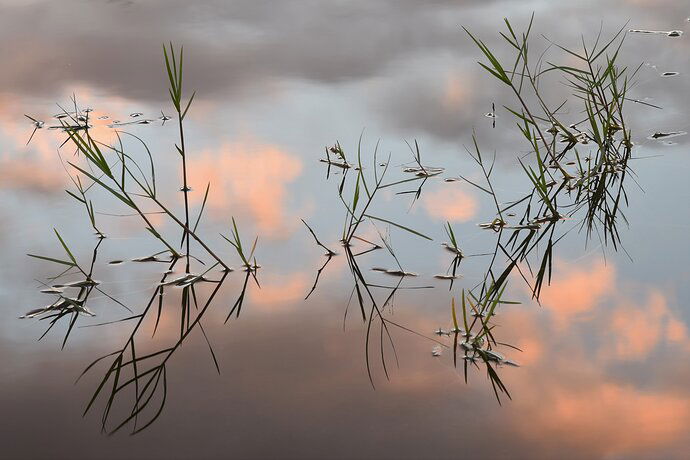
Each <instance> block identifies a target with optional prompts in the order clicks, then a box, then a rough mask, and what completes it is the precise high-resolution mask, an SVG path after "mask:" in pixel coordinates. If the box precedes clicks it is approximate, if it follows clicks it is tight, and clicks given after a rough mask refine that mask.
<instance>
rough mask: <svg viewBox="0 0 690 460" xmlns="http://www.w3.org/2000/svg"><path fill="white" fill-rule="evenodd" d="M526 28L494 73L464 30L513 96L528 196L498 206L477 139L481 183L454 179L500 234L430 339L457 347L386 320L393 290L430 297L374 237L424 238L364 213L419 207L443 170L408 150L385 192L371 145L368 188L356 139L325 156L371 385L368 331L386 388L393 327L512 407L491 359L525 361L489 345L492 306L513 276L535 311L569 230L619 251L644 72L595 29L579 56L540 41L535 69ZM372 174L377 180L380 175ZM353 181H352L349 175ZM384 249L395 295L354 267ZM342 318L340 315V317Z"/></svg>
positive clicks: (491, 57)
mask: <svg viewBox="0 0 690 460" xmlns="http://www.w3.org/2000/svg"><path fill="white" fill-rule="evenodd" d="M533 19H534V16H532V18H531V19H530V21H529V24H528V26H527V28H526V30H525V31H524V32H523V33H521V34H520V35H518V34H517V33H516V32H515V30H514V29H513V26H512V24H511V23H510V22H509V21H508V20H507V19H505V25H506V31H505V32H501V33H500V35H501V37H502V38H503V39H504V40H505V42H506V43H507V46H508V48H509V49H510V50H513V52H514V59H513V60H512V61H510V62H507V63H504V62H501V61H500V60H499V59H498V58H497V57H496V54H495V53H494V52H493V51H491V50H490V49H489V47H488V46H487V45H486V44H485V43H484V42H483V41H482V40H481V39H479V38H477V37H476V36H474V35H473V34H472V33H471V32H470V31H469V30H467V29H465V31H466V32H467V34H468V35H469V37H470V39H471V40H473V41H474V43H475V44H476V45H477V47H478V48H479V50H480V52H481V54H482V56H483V57H484V59H485V60H486V61H487V62H479V65H480V66H481V67H482V68H483V69H484V70H486V71H487V72H488V73H489V74H490V75H492V76H493V77H495V78H496V79H497V80H498V81H499V82H500V83H501V84H503V85H505V86H507V87H508V89H509V90H510V92H511V93H512V95H513V97H514V101H515V103H516V104H517V106H512V107H511V106H504V109H505V110H506V111H507V112H508V113H509V114H511V115H512V116H513V117H514V119H515V120H516V122H517V127H518V129H519V131H520V133H521V135H522V137H523V138H524V140H525V141H526V144H527V146H528V149H529V150H528V151H527V153H526V154H524V155H521V156H519V157H518V158H517V161H518V162H519V164H520V166H521V168H522V169H523V171H524V173H525V176H526V177H527V179H528V183H527V185H528V188H529V193H526V194H524V195H521V196H518V197H511V199H510V200H509V201H503V200H501V199H499V197H498V195H497V193H496V190H495V188H494V185H493V178H492V173H493V171H494V166H495V159H496V156H495V154H494V156H493V158H491V159H487V158H486V156H485V155H483V154H482V151H481V149H480V147H479V143H478V141H477V139H476V136H474V135H473V137H472V147H471V149H466V150H467V153H468V155H469V156H470V157H471V158H472V159H473V160H474V162H475V163H476V164H477V166H478V168H479V170H480V171H481V175H482V179H483V180H482V181H481V182H478V181H473V180H470V179H469V178H467V177H464V176H460V178H461V179H462V180H464V181H466V182H467V183H469V184H471V185H472V186H473V187H475V188H477V189H478V190H480V191H481V192H482V193H484V194H486V195H488V196H489V197H491V199H492V201H493V203H494V205H495V217H494V219H493V220H492V221H491V222H486V223H481V224H479V226H480V227H481V228H484V229H486V230H487V231H493V232H495V233H496V236H495V243H494V246H493V250H492V251H491V252H488V253H485V254H474V255H479V256H488V257H490V262H489V263H488V265H487V267H486V269H485V270H484V275H483V277H482V281H480V282H479V283H478V284H477V285H475V286H472V287H470V288H463V289H462V290H461V291H460V295H459V297H460V304H459V307H460V308H459V309H456V302H455V297H453V298H452V299H451V318H452V326H451V328H450V329H449V330H443V329H439V330H438V331H436V334H437V335H438V336H439V337H440V338H442V337H452V341H453V343H452V345H448V344H447V343H445V342H444V341H441V340H438V339H435V338H432V337H428V336H427V335H425V334H420V333H419V332H417V331H413V330H411V329H409V328H407V327H405V326H403V325H401V324H398V323H396V322H394V321H392V320H391V319H390V318H388V317H386V316H384V312H385V309H386V308H387V307H391V306H392V302H393V299H394V296H395V293H396V292H397V291H398V290H401V289H428V288H431V287H432V286H403V285H402V282H403V280H404V279H405V277H406V276H409V275H413V274H411V273H408V272H406V271H405V270H404V269H403V267H402V265H401V264H400V261H399V260H398V257H397V256H396V254H395V252H394V250H393V248H392V246H391V244H390V238H389V237H388V236H386V235H384V233H383V232H381V231H380V230H379V228H378V227H377V224H381V223H383V224H386V225H388V226H389V229H390V228H391V227H395V228H397V229H398V230H402V231H405V232H407V233H411V234H413V235H414V236H416V237H419V238H422V239H426V240H431V238H430V237H428V236H426V235H423V234H421V233H420V232H418V231H416V230H414V229H412V228H409V227H406V226H403V225H401V224H399V223H397V222H394V221H392V220H389V219H384V218H382V217H380V216H375V215H373V214H371V212H370V209H371V207H372V203H373V202H374V200H375V198H376V196H377V193H378V192H379V191H380V190H382V189H386V188H389V187H398V186H402V185H404V184H409V183H412V182H418V183H419V184H420V185H419V187H418V188H417V189H414V190H403V191H398V192H397V193H396V194H398V195H405V194H412V195H413V204H414V202H415V200H417V199H418V198H419V197H420V195H421V193H422V187H423V186H424V184H425V183H427V181H428V180H429V179H432V178H433V177H434V176H437V175H439V174H440V173H441V172H442V171H443V170H442V169H441V168H433V167H428V166H424V165H423V164H422V159H421V153H420V149H419V145H418V144H417V142H416V141H415V143H414V147H412V146H411V145H409V144H408V146H410V150H411V152H412V156H413V161H414V164H415V165H416V166H415V167H413V168H406V169H405V170H404V171H406V172H408V173H413V174H414V176H413V177H410V178H406V179H400V180H395V181H392V182H385V181H384V177H385V176H386V173H387V172H388V170H389V166H390V164H391V157H390V155H389V156H388V158H387V160H386V161H385V162H383V163H380V164H379V162H378V158H377V157H378V150H379V144H378V143H377V144H376V147H375V148H374V152H373V155H372V158H373V162H372V163H371V164H372V167H371V169H372V170H373V174H369V177H367V173H366V169H368V168H366V166H365V165H364V164H363V163H362V138H361V136H360V140H359V143H358V145H357V153H356V159H354V160H352V159H350V158H348V157H347V155H346V154H345V152H344V150H343V148H342V146H341V145H340V143H339V142H337V143H336V144H335V145H334V146H333V147H330V148H326V158H325V159H323V160H321V161H322V162H324V163H326V164H327V165H328V170H327V175H326V177H327V179H328V178H329V177H330V175H331V168H335V169H337V170H339V171H342V179H341V180H340V183H339V185H338V196H339V198H340V201H341V203H342V205H343V207H344V208H345V216H346V217H345V223H344V225H343V230H342V235H341V243H342V247H343V251H344V254H345V257H346V259H347V262H348V267H349V269H350V273H351V275H352V280H353V288H352V293H351V295H350V301H349V302H348V308H349V305H350V303H351V302H352V299H353V298H354V299H356V303H357V305H358V306H359V309H360V312H361V316H362V320H363V321H364V323H365V324H366V338H365V358H366V365H367V372H368V375H369V379H370V381H371V383H372V385H374V379H373V372H372V366H373V363H372V360H371V351H370V344H371V343H372V342H373V340H374V339H373V334H374V332H373V331H374V327H375V325H378V327H379V331H378V333H379V338H378V343H379V348H380V352H379V359H380V362H381V366H382V368H383V371H384V374H385V376H386V378H388V377H389V373H388V366H387V364H386V348H387V346H386V343H388V344H389V346H390V349H391V350H392V352H393V355H394V356H395V360H396V362H397V359H398V358H397V354H396V353H395V346H394V343H393V338H392V335H391V332H390V330H391V329H392V328H399V329H403V330H405V331H407V332H410V333H413V334H416V335H420V336H423V337H425V338H427V339H429V340H432V341H434V342H436V343H437V347H438V346H440V347H445V348H451V349H452V352H453V362H454V365H455V366H456V367H457V366H458V359H462V363H463V374H464V379H465V382H467V379H468V368H469V367H475V368H477V369H479V368H480V365H483V366H484V367H485V369H486V373H487V377H488V379H489V381H490V383H491V385H492V388H493V391H494V394H495V396H496V398H497V400H498V402H499V404H500V402H501V396H502V395H505V396H507V397H508V398H510V393H509V391H508V388H507V387H506V386H505V385H504V383H503V382H502V380H501V378H500V376H499V374H498V372H497V368H498V367H499V366H501V365H516V363H515V362H514V361H511V360H509V359H506V358H505V357H504V356H503V355H502V354H501V353H499V352H498V351H497V349H498V348H499V347H501V346H503V347H509V348H513V349H516V350H518V351H521V350H519V349H517V348H516V347H513V346H511V345H509V344H506V343H502V342H500V341H498V340H497V339H496V337H495V335H494V329H495V327H496V326H497V324H496V323H495V321H494V319H495V315H496V314H497V312H498V310H499V309H500V308H499V307H500V306H502V305H505V304H513V303H517V302H512V301H508V300H505V299H504V297H503V294H504V292H505V290H506V287H507V284H508V280H509V278H510V277H511V275H514V276H515V275H517V276H519V277H520V278H522V280H524V282H525V283H526V284H527V285H528V286H529V289H530V291H531V293H532V297H533V299H534V300H536V301H537V302H539V297H540V293H541V290H542V288H543V286H544V283H546V284H548V283H550V280H551V275H552V265H553V252H554V247H555V246H556V244H557V243H558V242H559V241H560V240H561V239H562V238H563V237H565V236H566V235H567V234H568V233H570V232H571V231H572V230H578V231H580V232H584V234H585V241H586V242H588V241H589V240H590V239H591V238H592V237H593V236H594V235H596V236H597V238H598V239H599V241H600V243H601V246H602V248H603V247H607V246H611V247H612V248H613V250H614V251H616V250H618V249H619V248H621V237H620V232H619V228H618V225H619V223H620V222H621V220H622V221H623V222H624V223H625V224H626V225H627V220H626V218H625V215H624V213H623V212H622V209H621V208H622V207H626V206H627V205H628V199H627V194H626V191H625V188H624V182H625V179H626V177H627V176H628V175H632V174H633V172H632V171H631V169H630V167H629V164H628V163H629V160H630V159H631V158H632V147H633V143H632V140H631V131H630V129H629V128H628V127H627V126H626V123H625V119H624V110H623V109H624V106H625V102H626V101H637V100H633V99H629V98H628V91H629V90H630V88H631V87H632V86H633V81H634V77H635V74H636V73H637V71H638V70H639V67H637V68H636V69H633V70H628V69H627V68H626V67H621V66H619V65H618V64H617V59H618V55H619V51H620V49H621V46H622V44H623V41H624V30H625V29H624V28H621V29H620V30H618V31H617V33H615V34H613V36H612V37H611V38H610V39H608V40H606V41H603V40H602V31H601V30H600V31H599V33H598V34H597V36H596V38H595V40H594V42H593V44H591V45H588V44H587V43H586V42H585V40H584V37H583V39H582V50H581V51H577V52H576V51H572V50H570V49H567V48H565V47H563V46H560V45H558V44H555V43H552V42H550V41H548V39H547V41H548V43H549V45H548V46H547V47H546V49H545V50H544V51H543V52H541V54H539V56H538V58H537V60H536V61H534V62H533V61H532V54H533V53H531V52H530V47H529V44H530V34H531V31H532V24H533ZM544 38H546V37H544ZM554 47H555V48H556V49H557V50H560V51H561V52H563V53H565V55H566V56H567V57H570V58H574V60H575V61H576V62H577V65H575V66H564V65H557V64H554V63H551V62H548V61H546V60H545V56H546V54H547V51H548V50H549V49H551V48H554ZM552 75H557V81H560V82H561V83H562V84H564V85H565V87H566V88H567V90H568V93H569V98H566V99H565V100H563V101H561V102H559V103H557V104H552V103H551V102H548V101H547V100H546V98H545V97H544V95H543V92H542V90H541V89H540V83H541V82H542V79H543V78H544V77H550V76H552ZM573 102H574V103H575V105H576V107H577V109H579V110H575V111H573V112H572V113H575V114H576V115H575V117H579V118H576V119H575V120H574V121H573V120H570V121H565V120H566V117H567V115H568V113H567V112H566V111H567V110H569V109H570V107H569V106H572V105H573ZM571 118H572V117H571ZM494 121H495V119H494ZM494 127H495V125H494ZM377 168H383V169H382V171H381V172H379V171H378V169H377ZM352 170H354V171H355V172H354V173H350V171H352ZM353 175H355V176H356V177H355V178H354V179H351V180H350V181H349V182H348V177H351V176H353ZM372 176H373V177H372ZM633 180H634V179H633ZM352 182H354V185H353V184H352ZM511 220H512V221H513V222H512V223H511V222H510V221H511ZM578 220H579V222H578ZM568 221H574V222H577V223H575V225H572V226H570V227H567V226H565V224H566V223H567V222H568ZM365 222H367V223H369V224H371V225H372V226H373V227H374V228H375V229H376V232H377V233H378V235H379V237H380V240H381V243H382V244H378V243H374V242H371V241H367V240H366V239H364V238H363V237H362V236H361V231H360V230H361V229H362V227H363V224H364V223H365ZM304 223H305V225H306V226H307V227H308V229H309V231H310V232H311V234H312V235H313V237H314V239H315V241H316V243H317V244H318V245H319V246H321V247H323V248H324V249H325V250H326V260H325V263H324V264H323V266H322V267H321V268H320V269H319V270H318V271H317V275H316V279H315V282H314V286H313V287H312V289H311V291H310V292H309V293H308V295H307V298H308V297H309V296H310V295H311V294H312V293H313V292H314V290H315V289H316V285H317V284H318V281H319V277H320V275H321V273H322V271H323V270H324V269H325V268H326V266H327V265H328V263H329V262H330V260H331V258H332V257H333V256H334V255H335V254H336V253H335V251H333V250H331V249H329V248H328V247H326V246H325V245H324V244H323V243H322V242H321V241H319V239H318V238H317V236H316V233H315V232H314V230H313V229H312V228H311V227H309V225H308V224H307V223H306V222H304ZM564 226H565V227H566V228H564ZM445 232H446V235H447V236H448V239H449V242H447V243H443V245H444V246H445V248H446V250H448V251H449V252H450V253H452V254H453V260H452V262H451V264H450V267H449V269H448V274H447V276H445V277H444V278H447V279H449V280H450V289H451V290H452V288H453V282H454V280H455V279H456V278H457V276H456V274H457V270H458V268H459V266H460V263H461V261H462V260H463V259H464V258H465V257H468V256H466V255H465V254H464V252H463V249H462V248H461V245H460V241H459V238H458V237H457V235H456V234H455V232H454V230H453V228H452V226H451V224H450V223H447V225H446V227H445ZM355 240H357V241H358V242H360V243H365V244H367V245H368V246H369V249H365V250H363V251H361V252H353V250H352V247H353V246H352V243H353V242H354V241H355ZM384 247H385V248H386V249H387V251H388V252H389V254H390V256H391V258H392V260H393V261H394V262H395V263H396V264H397V266H398V269H397V270H385V272H386V273H388V274H391V275H394V276H399V278H400V279H399V281H398V283H397V285H381V284H376V283H374V282H371V281H369V280H368V279H367V275H366V272H365V271H364V270H362V269H361V268H360V264H359V259H360V258H361V257H362V256H364V255H366V254H368V253H370V252H372V251H375V250H379V249H382V248H384ZM377 290H378V291H385V293H386V294H385V296H382V299H383V300H381V299H379V298H378V297H377V295H376V293H375V291H377ZM458 310H460V311H461V313H462V315H461V318H462V322H461V321H459V319H458V318H459V317H460V313H459V312H458ZM345 314H346V315H347V308H346V312H345ZM384 339H386V340H384ZM434 354H435V355H440V351H439V352H436V351H435V352H434Z"/></svg>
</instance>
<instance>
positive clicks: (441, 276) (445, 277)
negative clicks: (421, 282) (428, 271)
mask: <svg viewBox="0 0 690 460" xmlns="http://www.w3.org/2000/svg"><path fill="white" fill-rule="evenodd" d="M434 278H436V279H437V280H456V279H458V278H462V275H444V274H438V275H434Z"/></svg>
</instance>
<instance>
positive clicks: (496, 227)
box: [478, 217, 507, 232]
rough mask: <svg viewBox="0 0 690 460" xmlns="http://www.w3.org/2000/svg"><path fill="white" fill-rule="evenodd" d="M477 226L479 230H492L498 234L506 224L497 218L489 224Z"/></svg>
mask: <svg viewBox="0 0 690 460" xmlns="http://www.w3.org/2000/svg"><path fill="white" fill-rule="evenodd" d="M478 225H479V227H480V228H483V229H487V230H493V231H495V232H498V231H500V230H501V229H502V228H503V227H505V226H506V225H507V224H506V221H504V220H503V219H501V218H499V217H497V218H495V219H494V220H492V221H491V222H485V223H482V224H478Z"/></svg>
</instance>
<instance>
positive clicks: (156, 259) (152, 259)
mask: <svg viewBox="0 0 690 460" xmlns="http://www.w3.org/2000/svg"><path fill="white" fill-rule="evenodd" d="M132 262H172V260H170V259H161V258H159V257H158V254H153V255H150V256H144V257H135V258H134V259H132Z"/></svg>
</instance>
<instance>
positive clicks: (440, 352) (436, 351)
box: [431, 345, 443, 358]
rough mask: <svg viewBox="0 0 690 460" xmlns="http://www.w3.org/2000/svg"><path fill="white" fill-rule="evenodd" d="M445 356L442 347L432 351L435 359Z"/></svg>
mask: <svg viewBox="0 0 690 460" xmlns="http://www.w3.org/2000/svg"><path fill="white" fill-rule="evenodd" d="M442 354H443V348H441V346H440V345H436V346H435V347H434V348H433V349H432V350H431V356H433V357H434V358H438V357H439V356H441V355H442Z"/></svg>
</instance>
